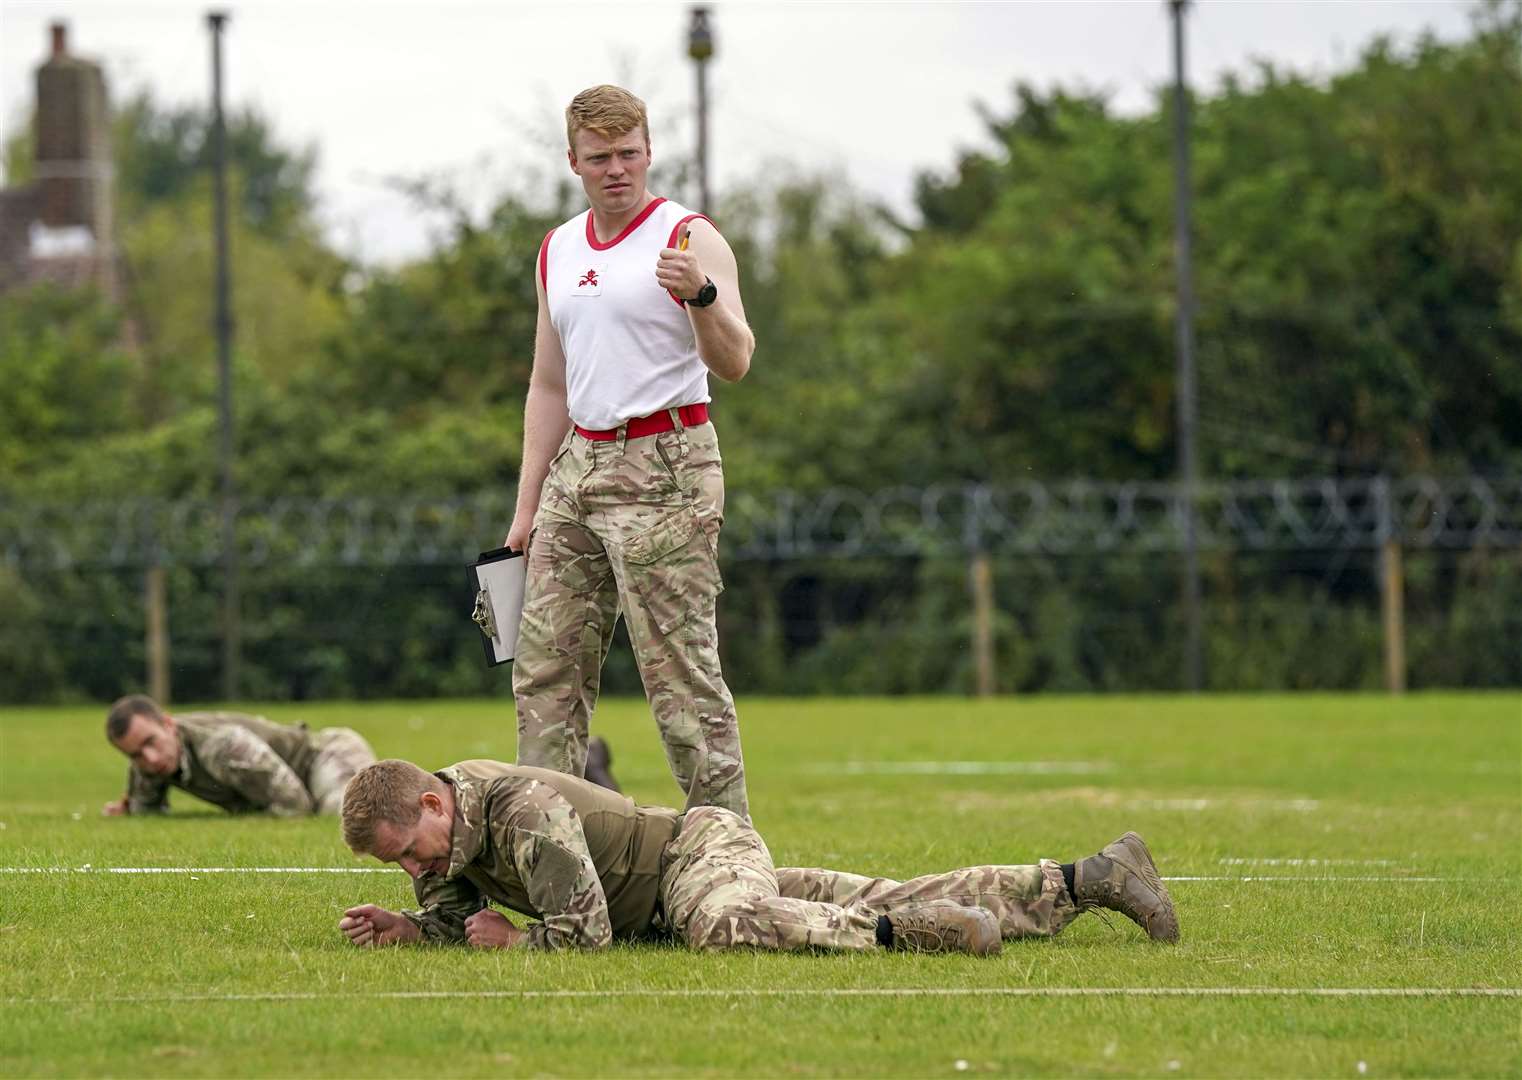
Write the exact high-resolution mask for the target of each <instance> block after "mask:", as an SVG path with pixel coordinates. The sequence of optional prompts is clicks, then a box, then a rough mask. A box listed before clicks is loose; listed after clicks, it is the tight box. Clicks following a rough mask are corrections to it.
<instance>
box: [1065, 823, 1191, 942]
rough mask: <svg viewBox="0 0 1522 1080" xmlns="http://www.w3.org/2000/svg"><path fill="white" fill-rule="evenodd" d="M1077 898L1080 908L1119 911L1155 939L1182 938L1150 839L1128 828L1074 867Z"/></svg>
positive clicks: (1084, 909)
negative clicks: (1147, 842)
mask: <svg viewBox="0 0 1522 1080" xmlns="http://www.w3.org/2000/svg"><path fill="white" fill-rule="evenodd" d="M1073 900H1074V902H1075V903H1077V905H1078V910H1079V911H1088V910H1090V909H1092V908H1108V909H1109V910H1110V911H1118V912H1120V913H1121V914H1122V915H1124V916H1125V917H1126V918H1128V919H1130V920H1131V921H1132V922H1134V923H1135V924H1136V925H1137V926H1139V927H1141V928H1142V929H1143V930H1145V931H1146V932H1147V936H1148V937H1150V938H1151V939H1152V940H1153V941H1168V942H1174V941H1177V940H1178V912H1177V911H1175V910H1174V909H1173V901H1172V900H1171V899H1170V898H1169V897H1168V890H1167V889H1166V888H1164V887H1163V879H1162V878H1160V877H1158V874H1157V865H1156V864H1155V863H1153V861H1152V853H1151V852H1150V851H1148V850H1147V845H1146V842H1145V841H1143V840H1142V838H1141V837H1139V836H1137V835H1136V834H1135V833H1134V832H1128V833H1126V835H1124V836H1122V837H1121V838H1120V839H1119V840H1117V841H1115V842H1114V843H1113V844H1110V845H1109V846H1108V847H1106V848H1105V849H1104V850H1103V851H1101V852H1100V853H1099V854H1098V855H1090V856H1089V857H1088V858H1087V859H1084V860H1083V861H1082V862H1080V863H1078V865H1077V866H1076V867H1075V868H1074V872H1073Z"/></svg>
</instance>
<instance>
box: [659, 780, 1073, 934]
mask: <svg viewBox="0 0 1522 1080" xmlns="http://www.w3.org/2000/svg"><path fill="white" fill-rule="evenodd" d="M925 900H955V901H957V902H959V903H962V904H966V905H968V906H969V907H972V906H977V907H981V908H986V909H987V910H988V911H990V912H992V913H993V914H994V916H995V917H997V918H998V920H999V928H1000V930H1001V931H1002V933H1003V936H1004V938H1005V939H1006V940H1012V939H1014V938H1020V937H1051V936H1052V935H1054V934H1057V933H1059V932H1061V930H1062V928H1063V927H1065V926H1066V925H1067V924H1068V923H1070V922H1072V920H1073V918H1074V917H1075V916H1076V915H1077V914H1078V909H1077V908H1076V907H1075V906H1074V905H1073V901H1072V899H1071V898H1070V897H1069V896H1068V892H1067V889H1066V887H1065V886H1064V884H1063V881H1062V867H1061V865H1060V864H1059V863H1056V862H1053V861H1052V860H1050V859H1042V860H1041V862H1040V863H1039V864H1037V865H1035V866H973V867H967V868H966V869H962V870H952V871H950V872H949V873H945V874H927V875H925V876H923V877H917V878H914V879H912V880H910V881H903V882H900V881H890V880H888V879H887V878H870V877H863V876H862V875H860V874H847V873H842V872H840V871H838V870H812V869H801V868H792V867H784V868H782V869H780V870H779V869H775V868H774V867H773V866H772V857H771V852H769V851H768V850H767V848H766V843H765V841H763V840H762V839H761V837H760V835H759V834H758V833H757V832H756V831H755V830H754V829H752V828H751V827H750V826H749V825H747V824H746V823H745V822H743V821H741V820H740V819H739V818H737V817H735V816H734V815H733V814H730V813H728V812H727V811H725V810H722V809H719V808H716V807H701V808H698V809H694V810H689V811H688V812H687V814H686V816H685V817H684V818H683V820H682V828H681V831H680V832H679V833H678V834H677V836H676V838H675V839H673V840H672V841H671V843H670V845H669V846H668V848H667V863H666V867H665V869H664V870H663V872H662V874H661V905H662V908H663V910H664V913H665V914H664V918H665V922H666V925H667V926H668V927H669V928H670V929H671V932H672V933H673V934H674V935H675V936H676V937H677V939H678V940H680V941H685V942H686V943H687V944H688V945H690V946H692V947H693V948H695V949H727V948H733V947H735V946H738V945H752V946H757V947H759V948H764V949H805V948H817V949H854V950H862V949H871V948H874V947H876V945H877V920H878V917H879V916H881V915H886V914H888V913H889V912H892V911H894V910H895V909H897V908H901V907H904V906H906V905H909V904H915V903H919V902H921V901H925Z"/></svg>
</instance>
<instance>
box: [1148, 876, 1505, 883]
mask: <svg viewBox="0 0 1522 1080" xmlns="http://www.w3.org/2000/svg"><path fill="white" fill-rule="evenodd" d="M1163 880H1164V881H1331V882H1335V881H1421V882H1431V881H1480V880H1482V879H1481V878H1464V877H1417V876H1414V875H1413V876H1410V877H1403V876H1401V875H1399V874H1390V875H1388V876H1385V875H1362V876H1359V875H1354V876H1343V875H1338V874H1242V875H1237V874H1201V875H1195V876H1189V877H1165V878H1163Z"/></svg>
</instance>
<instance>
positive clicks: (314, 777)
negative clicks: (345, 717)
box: [307, 727, 375, 814]
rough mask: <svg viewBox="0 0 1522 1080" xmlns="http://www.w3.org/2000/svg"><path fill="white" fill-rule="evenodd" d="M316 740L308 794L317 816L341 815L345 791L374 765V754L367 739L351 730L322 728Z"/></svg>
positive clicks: (308, 781) (309, 774) (308, 780)
mask: <svg viewBox="0 0 1522 1080" xmlns="http://www.w3.org/2000/svg"><path fill="white" fill-rule="evenodd" d="M314 740H315V742H316V743H317V756H316V757H315V758H314V759H313V760H312V766H311V768H310V769H308V770H307V790H308V791H310V792H311V793H312V802H313V803H314V804H315V805H316V812H317V813H319V814H339V813H342V812H343V807H344V788H345V787H347V786H348V783H349V781H350V780H352V779H353V778H354V774H355V773H357V772H359V770H361V769H363V768H364V767H365V766H366V765H370V764H372V763H374V761H375V751H374V750H371V749H370V744H369V743H367V742H365V739H364V736H362V735H361V734H360V733H359V732H357V731H352V730H350V729H349V728H342V727H340V728H323V729H322V730H321V731H319V732H317V734H316V736H314Z"/></svg>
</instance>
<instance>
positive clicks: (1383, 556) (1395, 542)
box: [1374, 476, 1406, 694]
mask: <svg viewBox="0 0 1522 1080" xmlns="http://www.w3.org/2000/svg"><path fill="white" fill-rule="evenodd" d="M1374 485H1375V487H1374V491H1375V498H1376V501H1377V503H1378V507H1379V526H1378V540H1379V608H1380V616H1381V622H1382V624H1383V627H1384V643H1385V689H1386V690H1388V691H1389V692H1390V693H1392V694H1403V693H1405V692H1406V603H1405V599H1406V575H1405V569H1404V566H1403V560H1402V557H1401V548H1400V538H1399V536H1398V535H1397V530H1396V528H1395V514H1394V512H1393V510H1392V508H1391V505H1390V503H1391V499H1390V481H1389V480H1388V479H1387V478H1385V477H1383V476H1381V477H1379V479H1377V480H1375V481H1374Z"/></svg>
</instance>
